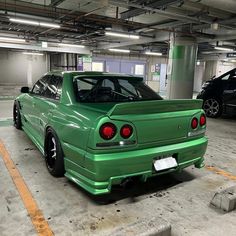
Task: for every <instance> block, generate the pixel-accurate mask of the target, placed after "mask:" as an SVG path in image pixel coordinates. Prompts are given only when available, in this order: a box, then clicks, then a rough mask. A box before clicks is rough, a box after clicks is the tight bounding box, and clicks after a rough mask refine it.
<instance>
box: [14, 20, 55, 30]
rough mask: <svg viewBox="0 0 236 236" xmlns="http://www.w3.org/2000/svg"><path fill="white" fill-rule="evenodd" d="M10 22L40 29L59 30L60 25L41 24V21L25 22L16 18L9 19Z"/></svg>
mask: <svg viewBox="0 0 236 236" xmlns="http://www.w3.org/2000/svg"><path fill="white" fill-rule="evenodd" d="M10 21H12V22H16V23H21V24H26V25H35V26H42V27H48V28H60V25H58V24H53V23H48V22H41V21H33V20H25V19H18V18H10Z"/></svg>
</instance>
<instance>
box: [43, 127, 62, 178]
mask: <svg viewBox="0 0 236 236" xmlns="http://www.w3.org/2000/svg"><path fill="white" fill-rule="evenodd" d="M44 150H45V162H46V166H47V169H48V171H49V173H50V174H51V175H52V176H54V177H62V176H64V174H65V167H64V155H63V151H62V148H61V143H60V140H59V138H58V136H57V134H56V132H55V131H54V130H53V129H52V128H48V129H47V133H46V138H45V145H44Z"/></svg>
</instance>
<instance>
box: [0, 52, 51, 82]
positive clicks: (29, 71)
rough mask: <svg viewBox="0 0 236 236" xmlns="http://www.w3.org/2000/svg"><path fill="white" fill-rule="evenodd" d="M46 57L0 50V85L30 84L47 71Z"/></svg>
mask: <svg viewBox="0 0 236 236" xmlns="http://www.w3.org/2000/svg"><path fill="white" fill-rule="evenodd" d="M47 57H48V56H47V55H46V54H45V55H44V56H36V55H24V54H22V52H20V51H9V50H0V71H1V75H0V86H2V85H8V86H9V85H10V86H23V85H29V86H31V85H32V83H34V82H35V81H36V80H38V79H39V78H40V77H41V76H42V75H43V74H44V73H46V72H47V71H48V60H47Z"/></svg>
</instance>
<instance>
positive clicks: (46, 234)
mask: <svg viewBox="0 0 236 236" xmlns="http://www.w3.org/2000/svg"><path fill="white" fill-rule="evenodd" d="M0 154H1V156H2V159H3V161H4V163H5V166H6V167H7V170H8V172H9V174H10V176H11V178H12V180H13V182H14V184H15V186H16V188H17V190H18V192H19V194H20V196H21V199H22V201H23V203H24V205H25V208H26V210H27V211H28V214H29V216H30V218H31V221H32V223H33V225H34V227H35V230H36V231H37V233H38V236H51V235H54V233H53V231H52V230H51V229H50V226H49V225H48V222H47V221H46V220H45V218H44V216H43V213H42V211H41V210H40V209H39V208H38V205H37V203H36V201H35V199H34V197H33V196H32V194H31V192H30V190H29V189H28V187H27V185H26V183H25V181H24V179H23V178H22V176H21V174H20V172H19V171H18V169H17V168H16V166H15V164H14V162H13V161H12V159H11V157H10V155H9V153H8V151H7V149H6V148H5V146H4V144H3V142H2V141H1V140H0Z"/></svg>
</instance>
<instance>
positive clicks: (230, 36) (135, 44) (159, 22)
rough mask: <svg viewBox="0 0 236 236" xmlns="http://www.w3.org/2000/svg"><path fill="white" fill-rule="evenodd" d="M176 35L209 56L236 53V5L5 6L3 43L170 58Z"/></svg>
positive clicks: (53, 0) (217, 0)
mask: <svg viewBox="0 0 236 236" xmlns="http://www.w3.org/2000/svg"><path fill="white" fill-rule="evenodd" d="M14 19H17V20H19V19H20V20H23V21H24V20H25V21H26V22H22V21H14ZM32 21H33V22H34V23H32ZM29 22H31V24H30V23H29ZM35 22H36V23H35ZM43 23H44V24H55V25H57V26H58V27H54V26H52V27H50V25H47V26H45V25H43ZM106 32H115V33H123V34H126V35H136V36H138V37H139V38H136V39H132V38H128V39H127V38H123V37H112V36H110V35H107V34H106ZM173 34H175V35H184V36H192V37H195V38H196V40H197V42H198V44H199V51H200V52H203V53H204V52H206V53H220V51H218V50H217V49H215V48H214V46H215V45H220V46H227V47H229V48H232V50H234V49H236V48H235V47H236V45H235V43H236V4H235V0H224V1H222V0H156V1H154V0H147V1H144V0H130V1H128V0H119V1H118V0H100V1H99V0H90V1H86V0H25V1H15V0H0V37H11V38H21V39H25V40H26V43H27V44H37V43H41V42H43V41H44V42H48V43H49V44H58V43H66V44H79V45H84V46H86V47H88V48H89V49H91V50H92V51H97V52H98V51H101V52H103V51H104V50H107V49H109V48H122V49H129V50H131V51H132V52H137V53H138V52H140V51H142V50H146V49H148V50H152V51H156V52H162V53H164V54H165V53H167V50H168V42H169V39H170V37H171V35H173Z"/></svg>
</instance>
